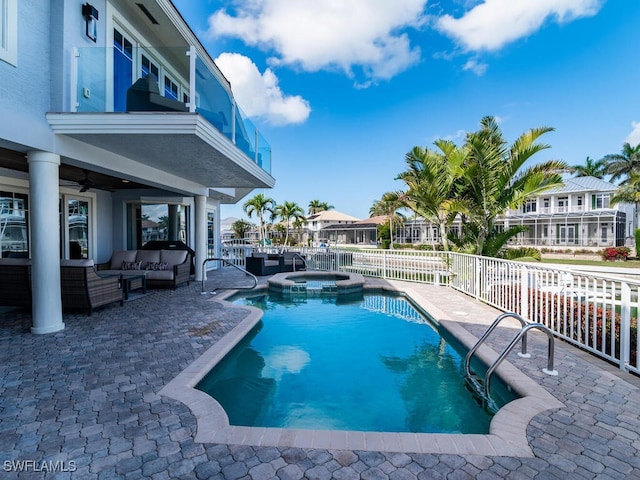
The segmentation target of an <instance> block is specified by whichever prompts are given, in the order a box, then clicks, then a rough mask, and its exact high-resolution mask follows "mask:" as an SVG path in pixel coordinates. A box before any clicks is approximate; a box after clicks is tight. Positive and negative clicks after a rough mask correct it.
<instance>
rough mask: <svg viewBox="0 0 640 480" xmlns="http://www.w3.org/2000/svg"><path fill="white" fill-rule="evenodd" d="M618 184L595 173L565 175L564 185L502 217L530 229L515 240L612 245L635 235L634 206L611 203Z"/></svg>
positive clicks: (549, 244) (538, 244)
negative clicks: (568, 176) (596, 176)
mask: <svg viewBox="0 0 640 480" xmlns="http://www.w3.org/2000/svg"><path fill="white" fill-rule="evenodd" d="M616 189H617V186H616V185H614V184H613V183H610V182H607V181H604V180H600V179H598V178H594V177H571V178H566V179H564V185H563V186H561V187H557V188H554V189H552V190H547V191H546V192H544V193H543V194H541V195H537V196H535V197H533V198H530V199H528V200H527V202H526V203H525V204H524V205H523V206H522V207H521V208H520V209H518V210H510V211H509V212H507V214H506V215H505V217H504V218H503V222H504V225H505V226H511V225H524V226H526V227H527V228H528V229H527V231H526V232H524V233H521V234H520V235H518V237H517V238H515V239H514V240H513V243H515V244H518V245H533V246H536V247H550V248H552V247H598V248H601V247H610V246H621V245H624V244H625V242H626V240H627V239H630V238H632V237H633V232H634V229H635V215H634V206H633V205H631V204H627V203H621V204H616V205H612V204H611V196H612V195H613V193H614V192H615V191H616Z"/></svg>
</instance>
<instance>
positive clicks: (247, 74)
mask: <svg viewBox="0 0 640 480" xmlns="http://www.w3.org/2000/svg"><path fill="white" fill-rule="evenodd" d="M215 62H216V65H218V68H220V70H221V71H222V73H223V74H224V76H225V77H227V79H228V80H229V82H230V83H231V88H232V90H233V95H234V97H235V98H236V101H237V102H238V105H240V107H241V108H242V110H243V111H244V113H246V114H247V115H248V116H249V117H262V118H265V119H266V120H267V121H268V122H269V123H271V124H273V125H287V124H291V123H302V122H304V121H305V120H307V118H309V114H310V113H311V107H310V105H309V102H308V101H307V100H305V99H304V98H302V97H301V96H299V95H295V96H291V95H285V94H284V93H283V92H282V90H281V89H280V86H279V85H278V77H276V75H275V74H274V73H273V71H272V70H271V69H270V68H267V69H266V70H265V72H264V74H261V73H260V70H259V69H258V67H257V66H256V64H255V63H253V62H252V61H251V59H249V58H247V57H245V56H243V55H240V54H238V53H222V54H221V55H220V56H219V57H218V58H216V60H215Z"/></svg>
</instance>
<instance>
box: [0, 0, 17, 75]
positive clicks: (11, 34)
mask: <svg viewBox="0 0 640 480" xmlns="http://www.w3.org/2000/svg"><path fill="white" fill-rule="evenodd" d="M0 60H3V61H5V62H7V63H9V64H11V65H13V66H14V67H17V66H18V0H0Z"/></svg>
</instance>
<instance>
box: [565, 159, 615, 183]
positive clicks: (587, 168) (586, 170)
mask: <svg viewBox="0 0 640 480" xmlns="http://www.w3.org/2000/svg"><path fill="white" fill-rule="evenodd" d="M570 168H571V172H572V173H574V174H575V176H576V177H596V178H600V179H602V178H604V176H605V174H606V173H607V165H606V163H605V161H604V158H601V159H600V160H594V159H592V158H591V157H587V159H586V160H585V163H584V165H574V166H572V167H570Z"/></svg>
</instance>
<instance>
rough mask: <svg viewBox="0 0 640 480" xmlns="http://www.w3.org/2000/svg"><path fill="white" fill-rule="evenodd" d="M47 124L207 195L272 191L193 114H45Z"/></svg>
mask: <svg viewBox="0 0 640 480" xmlns="http://www.w3.org/2000/svg"><path fill="white" fill-rule="evenodd" d="M47 120H48V121H49V124H50V125H51V128H52V130H53V132H54V133H55V134H57V135H65V136H68V137H71V138H74V139H76V140H78V141H80V142H83V143H86V144H88V145H91V146H94V147H97V148H100V149H103V150H106V151H109V152H112V153H115V154H117V155H119V156H121V157H124V158H128V159H130V160H132V161H135V162H139V163H141V164H145V165H148V166H150V167H154V168H156V169H158V170H162V171H164V172H166V173H168V174H171V175H175V176H176V177H178V178H182V179H185V180H188V181H192V182H195V183H198V184H201V185H204V186H206V187H209V188H212V189H228V188H232V189H241V190H243V191H247V190H248V191H250V190H252V189H255V188H272V187H273V186H274V185H275V179H274V178H273V177H272V176H271V175H270V174H269V173H268V172H266V171H265V170H263V169H262V168H261V167H260V166H258V165H257V164H256V163H255V162H254V161H253V160H252V159H250V158H249V157H247V156H246V155H245V154H244V152H242V151H241V150H240V149H239V148H237V147H236V146H235V145H234V144H233V143H232V142H231V141H230V140H229V139H228V138H227V137H226V136H224V135H223V134H222V133H221V132H220V131H219V130H217V129H216V128H215V127H214V126H213V125H211V124H210V123H209V122H208V121H207V120H205V119H204V118H203V117H202V116H200V115H198V114H197V113H189V112H187V113H185V112H148V113H147V112H144V113H138V112H136V113H48V114H47ZM223 196H224V195H223ZM233 196H235V195H231V196H230V197H233Z"/></svg>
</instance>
